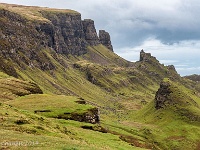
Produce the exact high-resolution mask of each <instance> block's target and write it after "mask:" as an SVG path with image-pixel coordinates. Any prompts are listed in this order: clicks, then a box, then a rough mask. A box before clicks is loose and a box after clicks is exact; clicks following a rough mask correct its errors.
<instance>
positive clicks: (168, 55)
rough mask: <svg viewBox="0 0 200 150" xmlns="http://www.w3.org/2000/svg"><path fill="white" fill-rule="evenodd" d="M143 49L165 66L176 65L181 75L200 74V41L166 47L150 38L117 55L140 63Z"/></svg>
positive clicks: (118, 52) (118, 51)
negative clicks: (140, 54)
mask: <svg viewBox="0 0 200 150" xmlns="http://www.w3.org/2000/svg"><path fill="white" fill-rule="evenodd" d="M142 49H144V51H145V52H148V53H151V54H152V55H153V56H155V57H156V58H157V59H158V60H159V61H160V62H161V63H164V64H165V65H171V64H172V65H175V67H176V69H177V71H178V72H179V73H180V74H181V75H188V74H200V69H199V68H198V67H199V63H200V60H199V55H200V51H199V50H200V40H198V41H194V40H191V41H181V42H179V43H174V44H172V45H166V44H163V43H161V42H160V41H159V40H157V39H154V38H149V39H147V40H146V41H144V42H143V44H141V45H140V46H137V47H129V48H128V47H127V48H125V49H123V48H122V49H119V50H117V54H119V55H120V56H122V57H124V58H126V59H127V60H130V61H138V60H139V53H140V50H142ZM191 66H193V67H191Z"/></svg>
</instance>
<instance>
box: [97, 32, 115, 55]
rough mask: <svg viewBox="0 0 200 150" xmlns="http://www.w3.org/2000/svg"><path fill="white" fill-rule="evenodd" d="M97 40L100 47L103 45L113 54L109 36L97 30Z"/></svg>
mask: <svg viewBox="0 0 200 150" xmlns="http://www.w3.org/2000/svg"><path fill="white" fill-rule="evenodd" d="M99 40H100V42H101V44H102V45H105V46H106V47H107V48H108V49H109V50H111V51H112V52H113V46H112V44H111V40H110V34H109V33H108V32H106V31H105V30H99Z"/></svg>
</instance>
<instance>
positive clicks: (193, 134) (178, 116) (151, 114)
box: [133, 80, 200, 150]
mask: <svg viewBox="0 0 200 150" xmlns="http://www.w3.org/2000/svg"><path fill="white" fill-rule="evenodd" d="M166 82H170V84H171V85H170V89H171V90H172V91H173V93H171V94H170V99H172V100H173V101H175V104H173V105H169V106H167V107H166V108H164V109H159V110H157V109H155V104H154V102H153V101H152V102H151V103H149V104H148V105H147V106H145V108H143V109H142V110H140V111H138V112H137V113H136V114H133V115H134V117H133V118H134V119H135V120H137V121H138V122H143V123H147V124H151V125H154V127H153V128H149V127H148V128H147V130H148V132H149V135H147V137H148V138H151V140H153V142H155V143H157V145H159V146H160V147H161V148H162V149H184V150H187V149H198V144H199V142H200V141H199V138H200V132H199V131H200V122H199V120H198V119H197V120H195V119H194V118H193V117H194V116H198V118H200V109H199V104H200V98H199V97H197V95H195V94H194V92H193V91H191V90H189V89H187V88H185V87H184V86H183V85H181V84H180V83H175V82H172V81H169V80H167V81H166ZM191 100H192V101H191ZM193 100H194V101H195V103H194V101H193ZM196 104H197V105H196ZM196 118H197V117H196ZM151 136H152V137H151Z"/></svg>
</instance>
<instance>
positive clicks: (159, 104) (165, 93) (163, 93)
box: [155, 82, 172, 109]
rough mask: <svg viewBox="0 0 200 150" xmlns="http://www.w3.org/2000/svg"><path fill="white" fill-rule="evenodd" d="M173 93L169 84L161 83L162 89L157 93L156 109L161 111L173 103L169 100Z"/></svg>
mask: <svg viewBox="0 0 200 150" xmlns="http://www.w3.org/2000/svg"><path fill="white" fill-rule="evenodd" d="M171 93H172V91H171V90H170V83H169V82H161V84H160V88H159V89H158V91H157V92H156V96H155V108H156V109H161V108H164V107H165V106H166V105H168V104H170V103H172V100H171V99H170V98H169V95H170V94H171Z"/></svg>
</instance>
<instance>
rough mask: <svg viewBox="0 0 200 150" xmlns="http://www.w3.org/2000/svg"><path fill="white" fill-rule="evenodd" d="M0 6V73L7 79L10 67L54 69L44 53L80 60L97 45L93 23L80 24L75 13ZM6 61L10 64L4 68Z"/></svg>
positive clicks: (97, 40) (86, 20) (53, 65)
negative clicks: (75, 57) (4, 74)
mask: <svg viewBox="0 0 200 150" xmlns="http://www.w3.org/2000/svg"><path fill="white" fill-rule="evenodd" d="M0 6H1V7H0V37H1V38H0V49H1V51H0V59H1V62H2V65H1V66H0V69H1V70H3V71H5V72H7V73H8V74H10V75H11V74H12V75H13V74H16V73H15V72H16V71H15V70H14V68H13V69H12V67H13V65H12V63H15V64H18V66H20V68H24V69H25V68H26V66H29V67H36V68H40V69H42V70H54V69H55V68H56V66H55V64H53V63H52V62H50V61H49V60H48V57H47V54H46V53H44V50H50V51H52V53H55V54H56V53H57V54H63V55H65V56H67V55H69V54H71V55H73V56H80V55H83V54H86V53H87V52H88V50H87V47H88V46H96V45H99V44H100V43H101V42H100V40H99V38H98V36H97V33H96V29H95V25H94V21H93V20H91V19H85V20H83V21H82V20H81V14H80V13H78V12H75V11H72V10H54V9H50V8H40V7H26V6H18V5H8V4H0ZM55 57H56V55H55ZM9 59H10V60H12V61H11V62H9V63H8V64H7V63H6V61H8V60H9ZM22 59H23V63H22V62H21V60H22ZM56 59H59V58H56ZM15 76H17V74H16V75H15Z"/></svg>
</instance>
